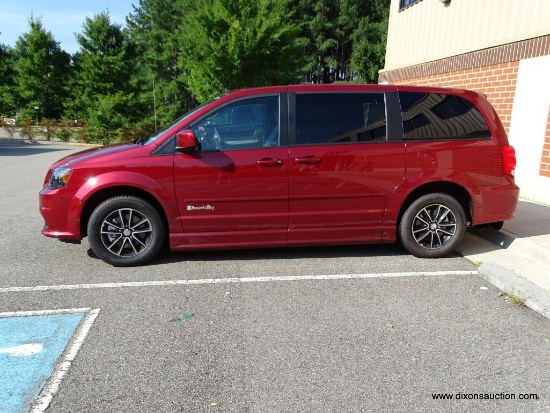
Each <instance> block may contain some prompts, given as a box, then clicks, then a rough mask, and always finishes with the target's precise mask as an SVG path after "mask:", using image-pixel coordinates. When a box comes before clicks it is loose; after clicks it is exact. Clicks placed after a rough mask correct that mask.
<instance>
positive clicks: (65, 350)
mask: <svg viewBox="0 0 550 413" xmlns="http://www.w3.org/2000/svg"><path fill="white" fill-rule="evenodd" d="M99 311H100V309H99V308H95V309H92V308H68V309H56V310H39V311H13V312H3V313H0V319H3V321H8V322H9V321H10V319H18V318H19V317H21V318H22V321H21V322H22V323H28V328H27V329H26V330H28V331H27V332H25V333H24V334H23V337H25V338H26V339H32V338H33V337H34V338H37V337H40V339H41V340H46V341H45V342H44V343H38V342H37V343H28V342H23V343H22V344H20V345H17V346H12V347H4V348H3V349H1V350H4V351H2V352H3V353H7V354H9V355H11V356H12V357H18V358H20V357H28V356H33V355H34V354H37V353H40V352H41V351H42V350H44V351H46V353H47V354H46V356H43V357H42V358H40V359H38V360H37V361H34V362H33V361H29V362H27V363H26V364H24V365H23V367H21V365H20V364H19V365H18V364H13V363H12V364H8V368H7V370H10V369H11V373H12V374H13V372H15V373H19V374H22V375H23V376H24V377H27V378H29V379H32V380H31V381H30V382H29V383H19V384H15V387H14V389H15V390H14V389H12V388H11V387H8V389H6V388H3V389H1V390H2V391H3V392H6V391H11V392H14V391H15V393H20V392H21V393H23V395H24V396H26V398H21V397H19V395H18V396H17V397H14V398H10V399H9V401H8V405H7V406H8V407H7V408H8V410H10V407H16V408H20V407H22V406H24V405H25V404H26V403H28V401H29V398H30V397H32V398H34V397H36V399H34V402H33V403H32V406H30V407H29V406H28V405H27V409H29V410H28V411H30V412H32V413H42V412H44V411H45V410H46V409H47V408H48V406H49V405H50V403H51V401H52V399H53V397H54V396H55V394H56V393H57V391H58V390H59V385H60V384H61V382H62V380H63V378H64V377H65V375H66V374H67V371H68V370H69V368H70V367H71V365H72V363H73V361H74V360H75V358H76V356H77V353H78V351H79V350H80V347H81V346H82V343H83V342H84V340H85V339H86V336H87V335H88V332H89V331H90V328H91V327H92V324H93V322H94V321H95V319H96V318H97V316H98V315H99ZM71 314H75V315H81V316H82V317H81V318H78V325H72V324H71V323H68V324H67V323H65V324H64V323H63V322H62V321H61V320H60V319H59V318H58V319H57V321H47V320H48V316H54V317H55V316H65V315H71ZM34 317H36V319H35V320H33V321H29V319H30V318H34ZM41 319H46V321H45V320H41ZM49 320H51V318H50V319H49ZM48 322H49V323H53V324H56V325H57V328H55V329H53V328H50V329H49V330H51V331H49V333H48V334H45V333H44V331H45V330H44V329H43V328H42V329H41V328H40V326H41V324H40V323H46V324H47V323H48ZM33 327H35V328H37V329H38V330H39V331H40V333H36V334H38V335H37V336H36V335H34V334H35V332H34V331H35V330H33ZM71 327H72V328H71ZM46 330H48V328H46ZM68 330H70V335H68V336H67V335H66V334H65V333H64V332H65V331H68ZM60 333H61V334H60ZM16 337H19V338H21V335H20V336H16ZM2 338H3V339H4V341H6V340H9V337H7V336H3V337H2ZM12 340H13V338H12ZM65 340H67V341H65ZM8 342H9V341H8ZM58 348H60V349H61V350H62V353H60V354H58V355H55V353H56V350H57V349H58ZM46 349H47V350H46ZM52 354H54V356H53V358H52ZM50 361H51V362H52V363H55V365H53V364H52V366H51V367H49V365H50ZM33 363H34V364H33ZM44 363H45V364H46V365H47V366H46V367H44V365H45V364H44ZM37 364H38V365H39V366H38V367H37ZM4 367H5V365H3V368H4ZM18 369H19V370H18ZM8 377H9V372H8ZM46 379H47V380H46ZM29 385H30V387H27V386H29ZM42 385H43V387H42ZM36 386H40V387H42V390H40V393H38V394H37V393H35V391H38V390H39V387H36ZM3 401H4V400H3ZM30 401H32V399H30ZM10 403H11V404H10ZM20 403H24V404H23V405H21V404H20ZM0 410H2V409H1V408H0ZM2 411H3V410H2ZM10 411H11V410H10Z"/></svg>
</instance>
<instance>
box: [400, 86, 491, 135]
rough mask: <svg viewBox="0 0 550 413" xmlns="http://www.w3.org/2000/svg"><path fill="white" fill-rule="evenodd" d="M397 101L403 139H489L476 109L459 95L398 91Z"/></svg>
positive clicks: (487, 130) (485, 126) (486, 127)
mask: <svg viewBox="0 0 550 413" xmlns="http://www.w3.org/2000/svg"><path fill="white" fill-rule="evenodd" d="M399 100H400V101H401V113H402V119H403V137H404V139H405V140H409V141H410V140H444V139H490V138H491V133H490V131H489V127H488V126H487V122H485V119H484V118H483V116H482V115H481V113H480V112H479V110H477V108H476V107H475V106H474V105H473V104H472V103H471V102H470V101H468V100H466V99H464V98H461V97H460V96H455V95H445V94H440V93H412V92H400V93H399Z"/></svg>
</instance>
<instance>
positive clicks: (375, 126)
mask: <svg viewBox="0 0 550 413" xmlns="http://www.w3.org/2000/svg"><path fill="white" fill-rule="evenodd" d="M385 139H386V111H385V104H384V95H383V94H382V93H312V94H298V95H296V143H297V144H298V145H308V144H316V143H351V142H380V141H385Z"/></svg>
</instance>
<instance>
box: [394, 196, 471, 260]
mask: <svg viewBox="0 0 550 413" xmlns="http://www.w3.org/2000/svg"><path fill="white" fill-rule="evenodd" d="M465 231H466V214H465V212H464V208H462V205H460V203H459V202H458V201H457V200H456V199H455V198H453V197H452V196H450V195H447V194H443V193H434V194H428V195H424V196H422V197H420V198H418V199H417V200H416V201H414V202H413V203H412V204H411V205H410V206H409V207H408V208H407V210H406V211H405V213H404V214H403V217H402V218H401V221H400V223H399V239H400V240H401V244H402V245H403V247H404V248H405V249H406V250H407V251H408V252H410V253H411V254H412V255H414V256H415V257H420V258H440V257H445V256H447V255H449V254H450V253H452V252H453V251H454V250H455V249H456V248H457V247H458V245H459V244H460V243H461V242H462V239H463V238H464V232H465Z"/></svg>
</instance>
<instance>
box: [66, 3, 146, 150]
mask: <svg viewBox="0 0 550 413" xmlns="http://www.w3.org/2000/svg"><path fill="white" fill-rule="evenodd" d="M76 38H77V41H78V43H79V45H80V49H79V51H78V52H77V53H76V55H75V57H74V60H75V67H76V74H75V77H74V79H73V90H74V94H73V101H72V103H71V106H70V111H69V113H70V115H72V117H74V118H79V119H82V118H84V119H86V121H87V125H88V128H89V131H88V134H89V135H90V137H91V139H93V140H97V141H101V142H103V143H107V142H108V141H110V140H112V139H113V137H114V136H115V135H116V130H118V129H121V128H124V127H128V126H129V125H130V124H131V123H132V122H135V121H136V119H137V117H136V113H135V110H134V106H135V105H134V100H135V97H134V95H133V92H134V87H133V86H132V84H131V77H132V75H133V72H134V66H135V48H134V46H133V43H132V42H131V41H130V38H129V36H128V33H127V32H126V31H125V30H124V29H123V28H122V26H120V25H119V24H114V23H111V21H110V17H109V14H108V13H107V12H102V13H99V14H97V15H95V16H94V17H93V18H89V17H87V18H86V19H85V22H84V24H83V31H82V33H81V34H77V36H76Z"/></svg>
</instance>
